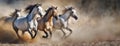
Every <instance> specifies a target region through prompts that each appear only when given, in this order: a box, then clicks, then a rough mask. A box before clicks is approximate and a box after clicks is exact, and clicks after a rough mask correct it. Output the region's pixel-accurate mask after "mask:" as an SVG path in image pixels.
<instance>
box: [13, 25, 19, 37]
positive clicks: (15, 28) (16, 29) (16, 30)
mask: <svg viewBox="0 0 120 46" xmlns="http://www.w3.org/2000/svg"><path fill="white" fill-rule="evenodd" d="M13 28H14V30H15V32H16V34H17V36H18V38H20V36H19V34H18V28H17V27H13Z"/></svg>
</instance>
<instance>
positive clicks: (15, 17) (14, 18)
mask: <svg viewBox="0 0 120 46" xmlns="http://www.w3.org/2000/svg"><path fill="white" fill-rule="evenodd" d="M18 16H19V15H18V14H17V15H15V16H14V17H13V22H15V20H16V19H17V18H18Z"/></svg>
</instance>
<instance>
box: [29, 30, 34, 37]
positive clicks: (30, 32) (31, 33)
mask: <svg viewBox="0 0 120 46" xmlns="http://www.w3.org/2000/svg"><path fill="white" fill-rule="evenodd" d="M28 32H29V33H30V35H31V37H32V39H33V38H34V37H33V34H32V32H31V29H29V30H28Z"/></svg>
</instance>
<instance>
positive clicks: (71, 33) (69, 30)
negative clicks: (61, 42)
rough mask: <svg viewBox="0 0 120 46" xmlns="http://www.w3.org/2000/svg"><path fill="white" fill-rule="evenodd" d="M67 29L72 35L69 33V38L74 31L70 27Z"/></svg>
mask: <svg viewBox="0 0 120 46" xmlns="http://www.w3.org/2000/svg"><path fill="white" fill-rule="evenodd" d="M66 29H67V30H68V31H70V33H69V35H68V36H70V35H71V34H72V29H70V28H68V27H66ZM68 36H66V37H65V38H67V37H68Z"/></svg>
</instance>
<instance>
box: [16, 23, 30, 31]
mask: <svg viewBox="0 0 120 46" xmlns="http://www.w3.org/2000/svg"><path fill="white" fill-rule="evenodd" d="M15 26H16V27H17V28H18V29H20V30H27V29H28V24H27V22H16V23H15Z"/></svg>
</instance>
